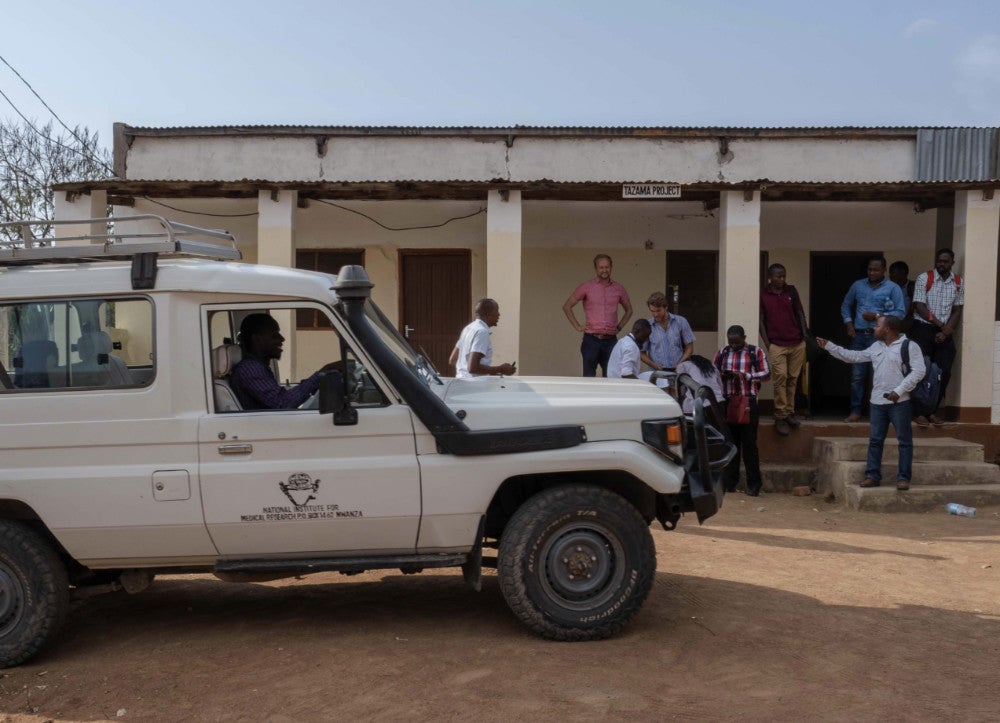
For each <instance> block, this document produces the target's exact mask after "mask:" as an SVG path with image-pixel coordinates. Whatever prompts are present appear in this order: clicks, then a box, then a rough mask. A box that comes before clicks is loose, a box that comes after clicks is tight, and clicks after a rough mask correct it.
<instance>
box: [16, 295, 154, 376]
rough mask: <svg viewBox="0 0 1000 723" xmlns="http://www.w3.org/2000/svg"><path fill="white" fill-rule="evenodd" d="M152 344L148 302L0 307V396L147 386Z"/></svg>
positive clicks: (82, 301)
mask: <svg viewBox="0 0 1000 723" xmlns="http://www.w3.org/2000/svg"><path fill="white" fill-rule="evenodd" d="M153 345H154V344H153V305H152V303H151V302H150V301H149V299H70V300H58V301H38V302H32V303H27V304H6V305H0V364H2V368H0V381H5V382H7V383H2V384H0V393H3V392H17V391H25V390H31V391H57V390H68V389H74V390H75V389H91V388H104V387H125V388H127V387H144V386H148V385H149V384H150V383H151V382H152V380H153V375H154V363H153V360H154V349H153Z"/></svg>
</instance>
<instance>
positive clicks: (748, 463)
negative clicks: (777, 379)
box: [722, 397, 761, 494]
mask: <svg viewBox="0 0 1000 723" xmlns="http://www.w3.org/2000/svg"><path fill="white" fill-rule="evenodd" d="M759 423H760V413H759V412H758V411H757V397H750V424H730V425H729V431H730V432H731V433H732V435H733V443H734V444H735V445H736V456H735V457H733V461H732V462H730V463H729V466H728V467H726V471H725V473H724V475H723V478H722V479H723V483H724V484H725V486H726V491H727V492H733V491H734V490H735V489H736V485H737V483H738V482H739V481H740V457H741V456H742V457H743V466H744V467H746V470H747V492H750V493H751V494H757V493H759V492H760V487H761V479H760V455H759V454H758V453H757V426H758V425H759Z"/></svg>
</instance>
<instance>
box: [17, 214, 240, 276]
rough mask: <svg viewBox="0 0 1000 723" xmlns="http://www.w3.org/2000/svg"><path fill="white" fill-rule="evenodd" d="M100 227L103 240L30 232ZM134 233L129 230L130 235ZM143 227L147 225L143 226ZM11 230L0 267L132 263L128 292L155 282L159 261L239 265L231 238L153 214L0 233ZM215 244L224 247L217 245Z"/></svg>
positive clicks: (31, 224)
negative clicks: (152, 225)
mask: <svg viewBox="0 0 1000 723" xmlns="http://www.w3.org/2000/svg"><path fill="white" fill-rule="evenodd" d="M140 221H154V222H156V223H157V224H159V226H160V229H161V230H159V231H150V230H148V228H143V227H142V226H140V225H139V223H138V222H140ZM64 225H65V226H84V225H90V226H91V228H93V227H94V226H95V225H103V226H104V227H105V228H107V233H105V234H94V233H90V234H80V235H71V236H59V237H57V238H56V237H43V238H36V237H35V236H34V234H33V233H32V229H33V228H36V227H42V228H46V229H47V227H52V226H64ZM130 227H131V229H135V230H130ZM136 227H138V228H136ZM147 227H148V224H147ZM10 228H16V229H18V230H19V232H20V236H21V239H20V241H17V242H12V241H5V240H2V239H0V266H25V265H29V264H39V263H79V262H84V261H109V260H131V261H132V288H134V289H151V288H153V286H154V285H155V282H156V261H157V259H158V258H159V257H160V256H194V257H200V258H208V259H216V260H233V261H239V260H240V259H242V258H243V254H242V253H240V250H239V249H238V248H237V247H236V239H235V237H234V236H233V235H232V234H231V233H229V232H228V231H223V230H220V229H209V228H199V227H198V226H189V225H187V224H184V223H177V222H176V221H170V220H168V219H166V218H164V217H163V216H157V215H155V214H142V215H138V216H123V217H115V218H84V219H73V220H64V221H45V220H28V221H11V222H7V223H0V230H2V229H10ZM216 240H221V241H226V242H228V243H218V242H217V241H216Z"/></svg>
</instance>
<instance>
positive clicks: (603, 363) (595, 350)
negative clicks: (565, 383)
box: [580, 334, 618, 377]
mask: <svg viewBox="0 0 1000 723" xmlns="http://www.w3.org/2000/svg"><path fill="white" fill-rule="evenodd" d="M601 336H603V337H604V338H603V339H601V338H600V337H598V336H596V335H595V334H584V335H583V341H581V342H580V356H582V357H583V376H585V377H596V376H597V367H601V376H602V377H606V376H607V375H608V359H610V358H611V351H612V350H613V349H614V348H615V344H617V343H618V338H617V337H616V336H615V335H614V334H602V335H601Z"/></svg>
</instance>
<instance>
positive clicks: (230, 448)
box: [219, 443, 253, 454]
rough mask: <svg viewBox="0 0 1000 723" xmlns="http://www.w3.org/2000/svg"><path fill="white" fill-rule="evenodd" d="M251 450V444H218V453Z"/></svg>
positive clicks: (249, 451) (248, 452)
mask: <svg viewBox="0 0 1000 723" xmlns="http://www.w3.org/2000/svg"><path fill="white" fill-rule="evenodd" d="M251 452H253V445H252V444H246V443H244V444H220V445H219V454H250V453H251Z"/></svg>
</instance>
